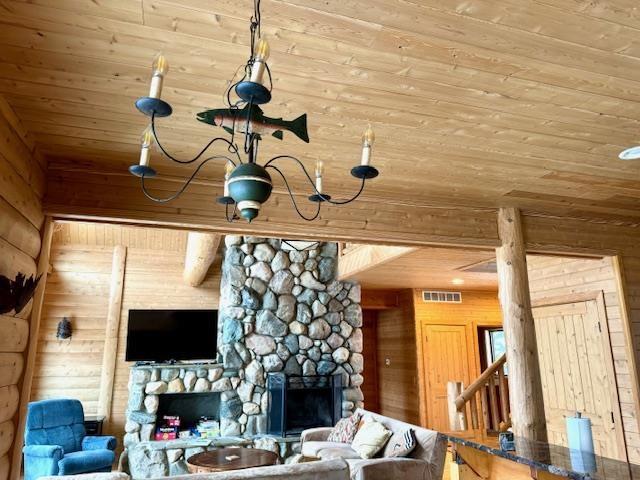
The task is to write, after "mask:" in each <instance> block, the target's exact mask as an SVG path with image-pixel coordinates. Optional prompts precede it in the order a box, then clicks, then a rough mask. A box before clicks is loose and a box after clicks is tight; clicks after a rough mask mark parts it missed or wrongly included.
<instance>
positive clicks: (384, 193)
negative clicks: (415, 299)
mask: <svg viewBox="0 0 640 480" xmlns="http://www.w3.org/2000/svg"><path fill="white" fill-rule="evenodd" d="M251 13H252V4H251V2H250V1H248V0H218V1H211V0H136V1H134V0H96V1H90V0H30V1H17V0H3V1H2V2H1V3H0V24H1V28H0V95H2V96H4V97H6V99H7V100H8V102H9V104H10V105H11V107H12V108H13V109H14V110H15V112H16V114H17V115H18V117H19V118H20V119H21V120H22V122H23V123H24V125H25V126H26V128H27V129H28V130H29V131H30V133H31V134H32V135H33V136H34V138H35V141H36V143H37V146H38V148H39V150H40V151H41V152H42V153H43V154H44V155H46V156H47V157H48V159H49V162H50V163H49V165H50V168H51V169H69V170H80V171H82V170H83V169H93V170H96V171H101V172H102V171H104V172H121V173H124V172H126V167H127V166H128V165H130V164H132V163H135V162H136V161H137V157H138V152H139V136H140V133H141V131H142V130H143V128H144V127H145V125H146V119H145V118H144V117H143V116H142V115H141V114H139V113H138V112H137V111H136V110H135V108H134V106H133V101H134V100H135V98H136V97H139V96H142V95H145V94H146V92H147V91H148V81H149V76H150V63H151V60H152V59H153V57H154V55H156V54H157V53H158V52H159V51H162V52H163V53H164V54H165V56H166V57H167V58H168V60H169V62H170V70H169V74H168V76H167V77H166V79H165V89H164V95H163V97H164V98H165V99H166V100H167V101H169V102H170V103H171V104H172V105H173V107H174V112H175V113H174V115H173V116H172V117H170V118H168V119H164V120H162V122H161V123H160V124H159V127H158V130H159V135H160V138H161V140H162V141H163V142H164V143H165V144H166V145H167V146H168V148H169V149H170V150H173V151H174V152H175V153H176V155H181V156H182V157H189V156H192V155H193V154H194V153H195V152H196V151H198V150H199V147H200V145H202V144H203V143H204V142H205V141H206V140H207V138H209V136H210V135H214V134H215V135H218V134H221V133H222V134H224V132H222V131H221V130H218V129H213V127H209V126H206V125H202V124H199V123H198V122H197V121H196V120H195V118H194V116H195V114H196V113H197V112H199V111H201V110H203V109H205V108H217V107H221V106H222V94H223V92H224V90H225V88H226V85H227V82H228V81H229V80H230V79H231V78H232V76H233V74H234V72H235V71H236V69H237V68H238V66H239V65H241V64H242V63H243V62H244V61H245V60H246V57H247V55H248V40H249V36H248V29H247V26H248V18H249V16H250V15H251ZM262 13H263V15H262V18H263V33H264V34H266V36H267V37H268V38H269V39H270V44H271V51H272V54H271V59H270V67H271V70H272V72H273V80H274V91H273V94H274V99H273V102H272V103H271V104H270V105H268V106H266V107H265V109H264V110H265V114H267V115H269V116H273V117H280V116H282V117H284V118H286V119H291V118H294V117H297V116H298V115H299V114H301V113H304V112H307V113H308V115H309V127H310V137H311V144H310V145H306V144H304V143H302V142H300V141H299V140H297V139H296V138H293V137H292V136H290V135H285V139H284V141H283V142H280V141H279V140H276V139H272V138H269V139H267V140H266V141H265V142H263V146H262V148H261V152H260V154H261V156H262V159H263V160H264V159H267V158H269V157H270V156H272V155H276V154H282V153H289V154H293V155H297V156H299V157H301V158H302V159H304V160H305V161H306V162H308V165H309V166H310V167H311V168H313V164H314V162H315V160H316V159H318V158H321V159H324V160H325V166H326V172H327V176H326V180H325V188H326V189H327V191H329V192H330V193H332V194H334V193H335V194H340V193H347V192H349V191H352V190H353V189H355V188H356V187H357V182H356V181H355V179H352V178H351V177H349V175H347V173H346V172H348V169H350V168H351V167H352V166H353V165H355V164H357V163H358V160H359V154H360V135H361V133H362V131H363V129H364V128H365V126H366V124H367V123H368V122H370V123H371V124H372V125H373V127H374V129H375V131H376V134H377V143H376V145H375V148H374V156H373V160H374V162H373V163H374V164H375V165H376V166H377V167H378V168H379V169H380V170H381V172H382V175H381V176H380V177H379V178H378V179H376V180H375V181H373V183H372V185H371V189H370V190H369V194H370V195H373V196H375V197H377V198H379V199H389V200H393V201H396V202H406V203H407V205H414V204H421V205H434V204H437V205H462V206H474V207H477V206H480V207H485V206H486V207H496V206H503V205H515V206H520V207H522V208H525V209H528V210H533V211H545V212H551V213H557V214H568V215H572V216H577V217H587V218H595V219H609V220H614V221H617V222H623V223H633V224H636V223H638V222H639V221H640V208H639V207H640V161H637V162H635V163H634V162H623V161H620V160H618V159H617V154H618V152H619V151H620V150H622V149H623V148H625V147H628V146H630V145H635V144H638V143H640V103H639V102H640V76H639V72H640V58H639V57H640V6H639V5H638V3H637V0H601V1H598V2H592V1H589V0H501V1H499V2H496V1H494V0H422V1H418V0H366V1H365V0H358V1H356V0H339V1H338V0H325V1H322V2H318V1H317V0H263V2H262ZM152 162H153V164H154V165H155V166H156V168H157V169H158V170H159V171H160V172H161V173H163V174H166V175H176V174H179V175H185V174H186V173H187V171H186V170H184V169H182V168H177V167H176V166H172V165H169V164H168V163H167V162H160V161H159V154H158V153H155V154H154V157H153V158H152ZM284 169H285V170H286V171H287V172H288V173H289V174H290V175H291V178H292V179H293V183H294V185H295V186H296V187H301V186H302V185H303V183H302V181H303V178H302V176H301V174H300V173H299V172H298V171H297V169H295V168H294V166H293V165H289V166H285V167H284ZM189 171H190V170H189ZM221 175H222V166H221V165H216V166H211V167H207V170H206V171H205V172H203V177H204V178H205V179H207V178H208V179H213V180H215V181H216V182H218V181H219V179H220V177H221ZM219 190H220V189H219V188H216V190H215V191H214V193H212V195H214V194H215V195H217V194H220V192H219ZM140 195H142V194H140Z"/></svg>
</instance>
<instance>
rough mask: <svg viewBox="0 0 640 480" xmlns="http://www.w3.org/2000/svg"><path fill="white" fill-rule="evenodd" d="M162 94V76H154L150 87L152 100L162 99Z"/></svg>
mask: <svg viewBox="0 0 640 480" xmlns="http://www.w3.org/2000/svg"><path fill="white" fill-rule="evenodd" d="M161 94H162V76H161V75H154V76H153V77H151V86H150V87H149V96H150V97H151V98H160V95H161Z"/></svg>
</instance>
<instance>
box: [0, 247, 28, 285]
mask: <svg viewBox="0 0 640 480" xmlns="http://www.w3.org/2000/svg"><path fill="white" fill-rule="evenodd" d="M17 273H23V274H25V275H26V276H27V277H29V276H31V275H35V274H36V262H35V261H34V260H33V258H31V257H30V256H29V255H27V254H26V253H24V252H23V251H22V250H18V249H17V248H16V247H14V246H13V245H11V244H10V243H9V242H7V241H6V240H4V239H3V238H0V275H4V276H6V277H9V278H11V279H13V278H15V276H16V274H17Z"/></svg>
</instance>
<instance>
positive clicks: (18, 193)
mask: <svg viewBox="0 0 640 480" xmlns="http://www.w3.org/2000/svg"><path fill="white" fill-rule="evenodd" d="M0 197H2V198H4V199H5V200H6V201H7V203H9V204H10V205H12V206H13V207H14V208H15V209H16V210H18V211H19V212H20V213H21V214H22V215H24V216H25V218H27V219H28V220H29V221H30V222H31V223H32V224H33V225H34V226H35V227H36V228H38V229H39V228H40V227H41V226H42V223H43V222H44V214H43V213H42V202H41V201H40V198H39V197H38V195H36V194H35V193H34V191H33V190H32V189H31V187H30V186H29V184H28V183H27V182H25V181H24V180H23V179H22V177H20V175H18V174H17V173H16V171H15V170H14V169H13V167H12V166H11V165H10V164H9V163H8V162H7V161H6V160H5V159H4V158H2V156H1V155H0Z"/></svg>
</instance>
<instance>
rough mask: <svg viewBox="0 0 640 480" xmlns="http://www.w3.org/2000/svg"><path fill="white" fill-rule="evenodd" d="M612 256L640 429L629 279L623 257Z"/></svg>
mask: <svg viewBox="0 0 640 480" xmlns="http://www.w3.org/2000/svg"><path fill="white" fill-rule="evenodd" d="M610 258H611V263H612V264H613V271H614V274H615V280H616V291H617V292H618V302H620V317H621V321H622V328H623V329H624V340H625V342H624V343H625V351H626V357H627V361H628V363H629V375H630V377H631V391H632V392H633V403H634V406H635V412H636V415H635V420H636V423H637V424H638V431H640V385H639V383H638V378H639V377H638V361H637V358H636V352H635V351H634V340H633V332H632V331H631V314H630V310H629V304H628V302H627V296H626V292H625V290H626V285H627V281H626V279H625V276H624V269H623V268H622V258H620V257H619V256H618V255H615V256H613V257H610Z"/></svg>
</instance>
